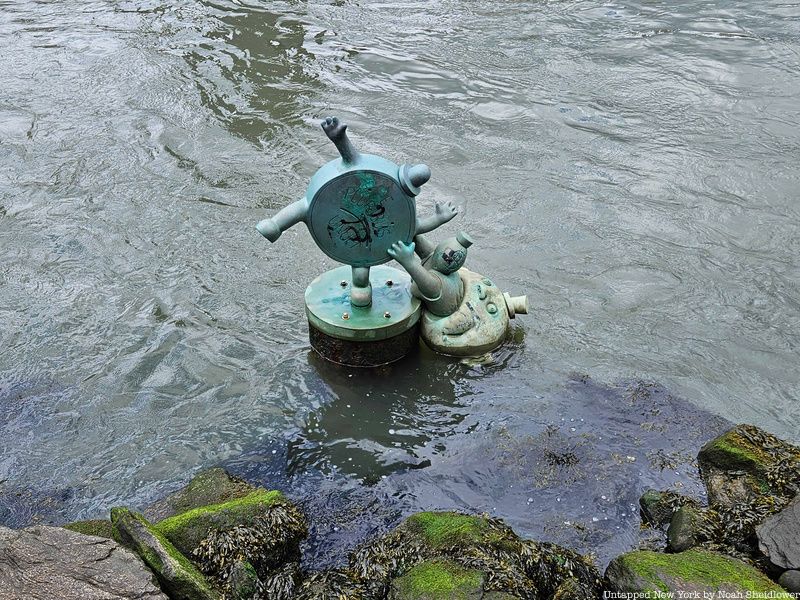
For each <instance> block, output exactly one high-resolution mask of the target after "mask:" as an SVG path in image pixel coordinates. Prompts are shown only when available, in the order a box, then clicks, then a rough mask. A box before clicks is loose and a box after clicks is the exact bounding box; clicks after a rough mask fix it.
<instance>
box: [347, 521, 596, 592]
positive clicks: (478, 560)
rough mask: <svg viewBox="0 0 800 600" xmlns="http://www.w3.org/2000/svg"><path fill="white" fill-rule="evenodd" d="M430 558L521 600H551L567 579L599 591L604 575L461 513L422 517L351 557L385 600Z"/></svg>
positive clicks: (572, 555) (571, 556)
mask: <svg viewBox="0 0 800 600" xmlns="http://www.w3.org/2000/svg"><path fill="white" fill-rule="evenodd" d="M431 559H446V560H450V561H452V562H454V563H456V564H458V565H460V566H462V567H464V568H466V569H472V570H477V571H481V572H483V573H485V574H486V581H485V585H484V590H485V591H487V592H490V591H496V592H505V593H508V594H512V595H514V596H516V597H518V598H521V599H523V600H538V599H539V598H550V597H552V596H553V594H554V593H555V592H556V590H557V589H558V587H559V586H560V585H561V584H562V583H563V582H565V581H566V580H568V579H574V580H576V581H578V582H579V584H580V586H582V588H583V589H585V590H586V597H587V598H594V597H597V596H598V595H599V593H600V583H601V580H600V574H599V573H598V572H597V569H596V568H595V567H594V565H592V564H591V562H589V561H588V560H587V559H586V558H585V557H583V556H581V555H579V554H577V553H576V552H573V551H571V550H567V549H565V548H561V547H559V546H556V545H555V544H548V543H540V542H534V541H529V540H522V539H520V538H519V537H518V536H517V535H516V534H515V533H514V531H513V530H512V529H511V528H510V527H508V526H507V525H506V524H504V523H503V522H502V521H499V520H497V519H491V518H488V517H475V516H470V515H463V514H460V513H419V514H417V515H413V516H412V517H409V518H408V519H407V520H406V521H405V522H404V523H403V524H401V525H400V526H399V527H398V528H397V529H395V530H394V531H393V532H391V533H389V534H387V535H385V536H383V537H382V538H379V539H377V540H375V541H373V542H370V543H368V544H366V545H365V546H363V547H361V548H360V549H358V550H357V551H356V552H354V553H353V554H352V555H351V560H350V569H351V570H352V571H353V573H354V574H355V575H356V576H358V577H359V578H360V579H361V580H362V581H364V582H365V584H366V585H367V589H368V593H369V596H368V597H377V598H382V597H384V596H385V594H386V593H387V590H388V587H389V584H390V582H391V580H392V579H393V578H395V577H398V576H400V575H402V574H404V573H406V572H407V571H409V570H410V569H412V568H413V567H415V566H416V565H418V564H420V563H422V562H425V561H427V560H431Z"/></svg>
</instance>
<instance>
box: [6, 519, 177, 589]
mask: <svg viewBox="0 0 800 600" xmlns="http://www.w3.org/2000/svg"><path fill="white" fill-rule="evenodd" d="M0 598H2V599H3V600H18V599H20V598H24V599H25V600H53V599H54V598H58V599H59V600H134V599H135V600H167V597H166V596H165V595H164V594H163V593H162V592H161V590H160V589H159V587H158V585H157V584H156V581H155V578H154V577H153V574H152V573H151V572H150V571H149V570H148V569H147V568H146V567H145V565H143V564H142V561H141V560H139V559H138V558H137V557H136V555H134V554H133V553H132V552H130V551H129V550H127V549H125V548H123V547H122V546H120V545H119V544H117V542H115V541H113V540H108V539H101V538H98V537H89V536H86V535H81V534H80V533H76V532H74V531H69V530H67V529H64V528H62V527H43V526H38V527H29V528H27V529H19V530H14V529H7V528H5V527H0Z"/></svg>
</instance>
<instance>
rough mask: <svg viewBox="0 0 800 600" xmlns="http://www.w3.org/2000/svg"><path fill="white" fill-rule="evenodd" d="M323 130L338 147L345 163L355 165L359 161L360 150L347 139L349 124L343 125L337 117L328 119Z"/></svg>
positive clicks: (323, 123)
mask: <svg viewBox="0 0 800 600" xmlns="http://www.w3.org/2000/svg"><path fill="white" fill-rule="evenodd" d="M322 129H323V130H324V131H325V134H326V135H327V136H328V139H329V140H330V141H332V142H333V143H334V144H335V145H336V149H337V150H338V151H339V154H341V155H342V160H343V161H344V162H346V163H353V162H355V161H356V160H357V159H358V150H356V147H355V146H353V143H352V142H351V141H350V138H349V137H347V124H345V123H341V122H340V121H339V119H338V118H337V117H328V118H327V119H325V120H324V121H323V122H322Z"/></svg>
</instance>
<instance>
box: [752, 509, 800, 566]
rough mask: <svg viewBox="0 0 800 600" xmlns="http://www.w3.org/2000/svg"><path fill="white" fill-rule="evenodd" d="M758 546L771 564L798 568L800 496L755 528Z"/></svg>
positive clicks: (799, 560)
mask: <svg viewBox="0 0 800 600" xmlns="http://www.w3.org/2000/svg"><path fill="white" fill-rule="evenodd" d="M756 535H757V536H758V547H759V549H760V550H761V552H763V553H764V554H765V555H766V556H767V557H769V560H770V562H771V563H772V564H773V565H776V566H778V567H781V568H782V569H800V496H797V497H796V498H795V499H794V500H792V502H791V503H790V504H789V505H788V506H787V507H786V508H784V509H783V510H782V511H780V512H779V513H777V514H774V515H772V516H771V517H768V518H767V519H766V520H765V521H764V522H763V523H762V524H761V525H759V526H758V527H757V528H756Z"/></svg>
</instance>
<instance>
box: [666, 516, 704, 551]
mask: <svg viewBox="0 0 800 600" xmlns="http://www.w3.org/2000/svg"><path fill="white" fill-rule="evenodd" d="M704 519H705V516H704V515H703V513H702V511H701V510H700V509H698V508H695V507H693V506H682V507H681V508H679V509H678V510H677V511H676V512H675V514H674V515H672V520H671V521H670V524H669V529H668V530H667V548H668V549H669V550H670V551H671V552H683V551H684V550H688V549H689V548H692V547H694V546H696V545H697V543H698V541H699V539H700V537H701V529H700V528H701V526H702V524H703V521H704Z"/></svg>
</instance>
